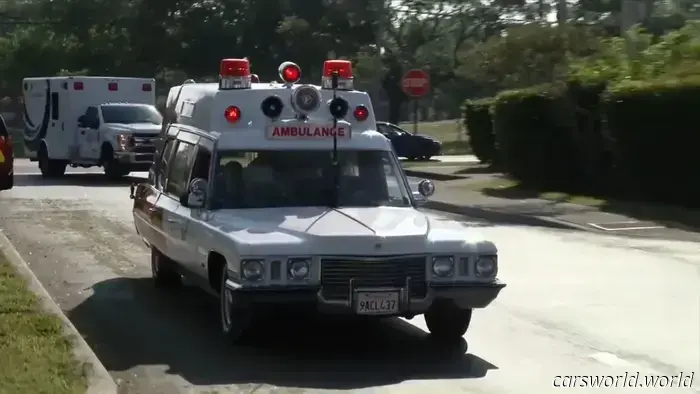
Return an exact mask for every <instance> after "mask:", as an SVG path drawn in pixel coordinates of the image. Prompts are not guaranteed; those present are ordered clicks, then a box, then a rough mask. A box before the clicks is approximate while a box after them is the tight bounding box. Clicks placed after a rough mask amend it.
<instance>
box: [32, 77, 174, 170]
mask: <svg viewBox="0 0 700 394" xmlns="http://www.w3.org/2000/svg"><path fill="white" fill-rule="evenodd" d="M22 89H23V92H24V114H23V115H24V116H23V117H24V124H25V128H24V143H25V145H26V152H27V156H28V157H29V158H30V160H32V161H38V162H39V168H40V170H41V173H42V174H43V175H44V176H45V177H57V176H62V175H63V174H64V173H65V169H66V166H68V165H71V166H73V167H92V166H102V167H104V169H105V173H106V174H107V175H108V176H110V177H121V176H124V175H126V174H128V173H129V172H131V171H144V170H147V169H148V168H149V167H150V166H151V164H152V163H153V156H154V153H155V145H154V143H155V139H156V138H157V136H158V132H159V131H160V128H161V123H162V117H161V115H160V113H159V112H158V111H157V109H156V107H155V102H156V97H155V80H154V79H152V78H121V77H39V78H25V79H24V80H23V81H22Z"/></svg>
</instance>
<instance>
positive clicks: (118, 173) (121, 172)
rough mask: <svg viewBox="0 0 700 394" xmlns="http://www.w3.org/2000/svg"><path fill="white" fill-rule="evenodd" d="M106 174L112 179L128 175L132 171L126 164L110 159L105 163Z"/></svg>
mask: <svg viewBox="0 0 700 394" xmlns="http://www.w3.org/2000/svg"><path fill="white" fill-rule="evenodd" d="M104 168H105V175H107V178H109V179H112V180H117V179H120V178H122V177H124V176H126V175H128V174H129V173H130V172H131V171H130V170H129V168H127V167H126V166H123V165H121V164H120V163H119V162H118V161H116V160H108V161H106V162H105V163H104Z"/></svg>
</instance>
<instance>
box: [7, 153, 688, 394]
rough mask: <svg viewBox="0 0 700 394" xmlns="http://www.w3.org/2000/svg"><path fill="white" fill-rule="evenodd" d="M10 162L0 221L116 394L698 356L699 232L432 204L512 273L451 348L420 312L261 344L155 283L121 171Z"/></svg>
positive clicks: (299, 385)
mask: <svg viewBox="0 0 700 394" xmlns="http://www.w3.org/2000/svg"><path fill="white" fill-rule="evenodd" d="M16 172H17V174H18V175H17V187H16V188H15V189H13V190H11V191H8V192H0V227H2V229H3V231H4V232H5V233H6V234H7V236H8V237H9V238H10V239H11V240H12V242H13V243H14V244H15V245H16V247H17V249H18V250H19V252H20V253H21V254H22V256H23V257H24V258H25V259H26V260H27V261H28V263H29V264H30V266H31V267H32V269H33V270H34V272H35V273H36V274H37V276H38V277H39V279H40V280H41V281H42V282H43V283H44V285H45V286H46V288H47V290H48V291H49V293H50V294H51V295H52V296H53V297H54V298H55V299H56V301H57V302H58V304H59V305H60V306H61V308H62V309H63V310H64V311H65V312H66V314H67V315H68V317H69V318H70V319H71V320H72V321H73V323H74V324H75V325H76V326H77V327H78V329H79V330H80V331H81V333H82V334H83V335H84V336H85V337H86V339H87V342H88V343H89V344H90V345H91V346H92V347H93V349H94V350H95V352H96V354H97V355H98V356H99V357H100V359H101V360H102V361H103V363H104V364H105V366H106V367H107V369H108V370H109V371H110V372H111V373H112V375H113V377H114V378H115V380H116V381H117V382H118V383H119V385H120V390H121V393H123V394H137V393H138V394H154V393H158V394H160V393H167V394H170V393H173V394H175V393H213V392H216V393H252V392H253V391H255V392H256V393H290V394H291V393H293V394H301V393H309V394H311V393H326V392H332V391H336V390H351V391H352V392H354V393H395V394H411V393H426V392H434V393H449V392H453V393H484V394H506V393H507V394H512V393H533V394H543V393H550V392H552V393H554V392H558V391H560V389H559V388H556V387H553V380H554V378H555V377H556V376H561V375H590V374H596V375H620V374H624V373H625V372H640V373H642V374H660V375H673V374H677V373H679V372H684V373H690V372H692V371H695V372H697V371H698V370H699V369H700V368H699V367H700V359H699V355H698V353H699V351H698V350H699V349H700V334H699V333H700V303H699V299H700V297H699V295H700V294H699V291H698V283H700V282H698V275H699V268H700V244H698V243H692V242H681V241H661V240H654V239H634V238H623V237H615V236H606V235H599V234H593V233H587V232H573V231H555V230H546V229H540V228H534V227H518V226H493V225H490V224H488V223H481V222H477V221H470V220H469V219H467V218H464V217H455V216H450V217H448V216H445V215H443V214H440V213H437V212H430V214H431V215H433V216H436V217H437V218H439V219H440V220H444V221H445V223H450V225H453V226H459V227H463V228H464V230H465V236H469V237H476V236H478V234H481V235H482V236H484V237H486V238H488V239H491V240H494V241H495V242H496V243H497V245H498V246H499V247H500V262H501V274H500V276H501V278H502V279H503V280H505V281H506V282H507V283H508V287H507V288H506V289H505V290H504V291H503V292H502V293H501V296H500V297H499V299H498V300H497V301H496V302H495V303H494V304H492V305H491V306H490V307H489V308H487V309H485V310H479V311H477V312H475V314H474V320H473V322H472V327H471V328H470V331H469V332H468V333H467V335H466V336H465V340H466V342H465V343H464V348H463V351H461V352H459V354H451V355H449V356H448V355H446V354H443V353H441V352H439V351H438V350H436V349H435V348H433V347H432V346H431V342H430V341H429V340H428V339H427V334H426V327H425V322H424V321H423V319H422V318H415V319H413V320H410V321H405V320H402V319H392V320H389V321H387V322H384V323H381V324H377V325H360V324H341V323H339V322H328V321H324V322H320V321H315V322H314V321H291V322H290V321H280V322H279V323H278V324H279V325H275V326H271V327H269V329H267V330H262V331H261V332H260V333H259V338H258V339H257V341H256V343H257V347H248V348H244V347H234V346H232V345H230V344H228V343H226V341H225V339H224V338H222V337H221V335H220V334H219V332H218V329H219V327H218V323H217V311H216V307H217V305H216V303H215V301H213V300H212V299H210V298H208V296H205V295H203V294H201V293H200V292H198V291H196V290H194V289H186V290H184V291H183V292H180V293H167V292H162V291H156V289H154V288H153V287H152V285H151V282H150V280H149V277H150V269H149V258H148V251H147V250H146V248H145V246H144V245H143V244H142V243H141V242H140V240H139V239H137V237H136V235H135V232H134V230H133V224H132V220H131V216H130V205H131V201H130V200H129V198H128V194H129V190H128V183H129V181H130V180H126V181H125V182H123V183H121V184H108V183H105V182H104V181H103V179H102V177H101V175H100V174H99V173H92V174H84V173H80V174H70V175H68V176H67V177H65V179H62V180H60V181H53V182H52V183H49V182H45V181H43V180H42V179H41V178H40V177H39V176H36V175H28V174H31V173H35V172H36V169H35V166H34V164H31V165H30V164H27V163H22V162H20V163H19V165H18V167H17V170H16ZM136 175H143V174H136ZM696 375H697V373H696ZM696 378H697V379H695V380H699V379H700V377H697V376H696ZM698 387H700V386H698V384H697V383H696V388H695V389H686V390H682V389H680V390H677V391H674V392H678V393H684V392H694V393H698V392H700V389H699V388H698ZM594 391H595V390H592V389H591V390H579V391H578V392H594ZM658 391H659V390H658V389H657V390H656V391H654V390H650V391H648V392H658ZM608 392H626V391H623V390H622V389H620V390H615V389H608Z"/></svg>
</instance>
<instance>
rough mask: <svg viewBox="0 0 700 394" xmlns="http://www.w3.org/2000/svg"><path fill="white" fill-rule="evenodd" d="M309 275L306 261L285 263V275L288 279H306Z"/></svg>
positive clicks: (299, 260)
mask: <svg viewBox="0 0 700 394" xmlns="http://www.w3.org/2000/svg"><path fill="white" fill-rule="evenodd" d="M310 273H311V269H310V267H309V261H308V260H303V259H295V260H289V261H288V262H287V274H288V275H289V278H290V279H306V278H308V277H309V274H310Z"/></svg>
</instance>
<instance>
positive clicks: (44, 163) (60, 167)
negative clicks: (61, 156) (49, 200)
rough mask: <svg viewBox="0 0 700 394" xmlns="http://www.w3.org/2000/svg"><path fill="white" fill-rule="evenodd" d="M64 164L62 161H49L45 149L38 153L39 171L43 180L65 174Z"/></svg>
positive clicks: (65, 164)
mask: <svg viewBox="0 0 700 394" xmlns="http://www.w3.org/2000/svg"><path fill="white" fill-rule="evenodd" d="M67 165H68V163H66V162H65V161H63V160H52V159H49V155H48V153H46V149H45V148H44V149H42V150H41V151H40V152H39V170H40V171H41V175H42V176H43V177H44V178H58V177H61V176H63V174H65V173H66V166H67Z"/></svg>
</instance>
